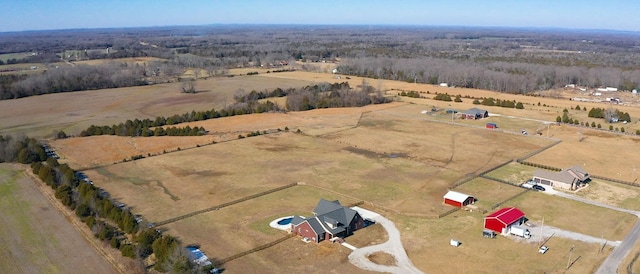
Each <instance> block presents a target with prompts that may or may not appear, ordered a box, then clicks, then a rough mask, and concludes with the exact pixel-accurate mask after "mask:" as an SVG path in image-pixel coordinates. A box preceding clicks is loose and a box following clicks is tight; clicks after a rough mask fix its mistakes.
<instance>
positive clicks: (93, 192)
mask: <svg viewBox="0 0 640 274" xmlns="http://www.w3.org/2000/svg"><path fill="white" fill-rule="evenodd" d="M0 152H2V153H0V162H19V163H23V164H30V165H31V170H32V172H33V174H35V175H36V176H38V178H40V179H41V180H42V182H44V183H45V184H46V185H48V186H49V187H51V188H52V189H53V190H54V191H55V197H56V198H57V199H59V200H60V202H61V203H62V204H63V205H65V206H67V207H68V208H70V209H72V210H74V211H75V213H76V215H77V216H78V217H79V218H80V219H81V220H82V221H83V222H84V223H85V224H86V225H87V226H88V227H89V228H90V229H91V230H92V231H93V233H94V235H95V237H96V238H98V239H100V240H102V241H104V242H105V243H108V244H110V245H111V246H112V247H114V248H117V249H119V250H120V251H121V253H122V255H123V256H127V257H131V258H136V259H138V260H139V262H142V261H143V260H144V259H145V258H147V257H148V256H150V255H151V254H155V258H156V264H155V265H154V269H155V270H157V271H160V272H166V271H173V272H176V273H184V272H194V271H198V266H197V265H195V264H193V263H192V262H191V261H190V260H189V259H188V255H187V254H186V251H185V250H184V249H183V248H182V247H181V244H180V241H179V240H178V239H177V238H175V237H172V236H170V235H163V233H162V232H161V231H160V230H157V229H154V228H145V229H142V228H141V225H142V224H143V222H141V219H138V218H136V215H134V214H133V213H132V212H131V211H130V210H129V209H128V208H125V207H124V206H122V205H121V204H119V203H117V202H115V201H113V200H112V199H110V198H109V196H108V194H107V193H106V192H104V191H103V190H101V189H99V188H97V187H95V186H94V185H93V184H90V183H87V182H84V181H82V180H80V178H79V177H78V176H77V173H76V171H75V170H73V169H72V168H71V167H69V165H67V164H60V163H59V162H58V161H57V160H56V159H54V158H51V157H47V155H46V153H45V150H44V148H43V147H42V145H41V144H40V143H39V142H38V141H37V140H36V139H33V138H29V137H20V138H16V137H12V136H3V135H0ZM141 265H142V263H141ZM203 270H204V269H203ZM142 271H144V269H142Z"/></svg>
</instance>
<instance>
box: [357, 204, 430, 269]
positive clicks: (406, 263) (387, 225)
mask: <svg viewBox="0 0 640 274" xmlns="http://www.w3.org/2000/svg"><path fill="white" fill-rule="evenodd" d="M354 209H355V208H354ZM356 210H357V211H358V212H361V209H356ZM367 211H368V210H367ZM367 213H369V214H370V215H369V216H367V217H365V215H367V214H362V213H361V215H363V216H362V217H363V218H366V219H371V220H373V221H375V222H376V223H378V224H380V225H382V227H384V229H385V230H386V231H387V234H388V235H389V239H388V240H387V241H386V242H384V243H381V244H377V245H371V246H367V247H363V248H358V249H356V250H354V251H353V252H351V254H349V261H350V262H351V263H352V264H354V265H355V266H357V267H359V268H362V269H365V270H370V271H377V272H386V273H423V272H422V271H420V270H419V269H417V268H416V267H415V266H414V265H413V263H411V260H409V257H408V256H407V252H406V251H405V250H404V247H403V246H402V241H401V240H400V231H398V229H397V228H396V226H395V225H394V224H393V222H391V220H389V219H387V218H385V217H383V216H381V215H379V214H375V213H374V214H371V213H373V212H371V211H368V212H367ZM375 252H385V253H388V254H390V255H392V256H393V257H394V258H395V259H396V265H395V266H388V265H379V264H376V263H374V262H372V261H371V260H369V259H368V258H367V256H369V255H371V254H373V253H375Z"/></svg>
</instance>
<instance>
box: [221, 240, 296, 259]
mask: <svg viewBox="0 0 640 274" xmlns="http://www.w3.org/2000/svg"><path fill="white" fill-rule="evenodd" d="M295 236H296V235H295V234H293V233H292V234H288V235H287V236H284V237H282V238H279V239H277V240H275V241H273V242H270V243H266V244H263V245H260V246H257V247H254V248H252V249H249V250H246V251H243V252H240V253H238V254H234V255H231V256H229V257H227V258H224V259H222V260H220V261H218V262H219V263H220V264H225V263H228V262H230V261H233V260H235V259H238V258H240V257H243V256H246V255H249V254H251V253H255V252H258V251H260V250H264V249H267V248H269V247H272V246H274V245H277V244H279V243H281V242H284V241H286V240H288V239H291V238H293V237H295Z"/></svg>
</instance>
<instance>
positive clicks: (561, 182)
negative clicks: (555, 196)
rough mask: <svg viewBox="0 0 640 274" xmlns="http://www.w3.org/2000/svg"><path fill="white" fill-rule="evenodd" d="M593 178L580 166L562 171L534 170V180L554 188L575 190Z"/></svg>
mask: <svg viewBox="0 0 640 274" xmlns="http://www.w3.org/2000/svg"><path fill="white" fill-rule="evenodd" d="M590 180H591V178H590V176H589V173H587V171H585V170H584V169H583V168H582V167H580V166H574V167H570V168H567V169H563V170H562V171H560V172H553V171H548V170H541V169H538V170H536V171H534V172H533V181H535V182H536V183H538V184H541V185H548V186H551V187H553V188H561V189H567V190H574V189H577V188H579V187H580V186H582V185H583V184H585V183H588V182H589V181H590Z"/></svg>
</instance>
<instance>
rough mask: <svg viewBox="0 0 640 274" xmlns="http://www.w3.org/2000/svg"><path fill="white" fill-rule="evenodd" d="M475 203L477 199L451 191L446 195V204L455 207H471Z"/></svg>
mask: <svg viewBox="0 0 640 274" xmlns="http://www.w3.org/2000/svg"><path fill="white" fill-rule="evenodd" d="M475 201H476V199H475V198H474V197H473V196H470V195H467V194H463V193H460V192H456V191H451V190H449V192H447V194H445V195H444V203H445V204H448V205H452V206H455V207H463V206H466V205H470V204H473V203H474V202H475Z"/></svg>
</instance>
